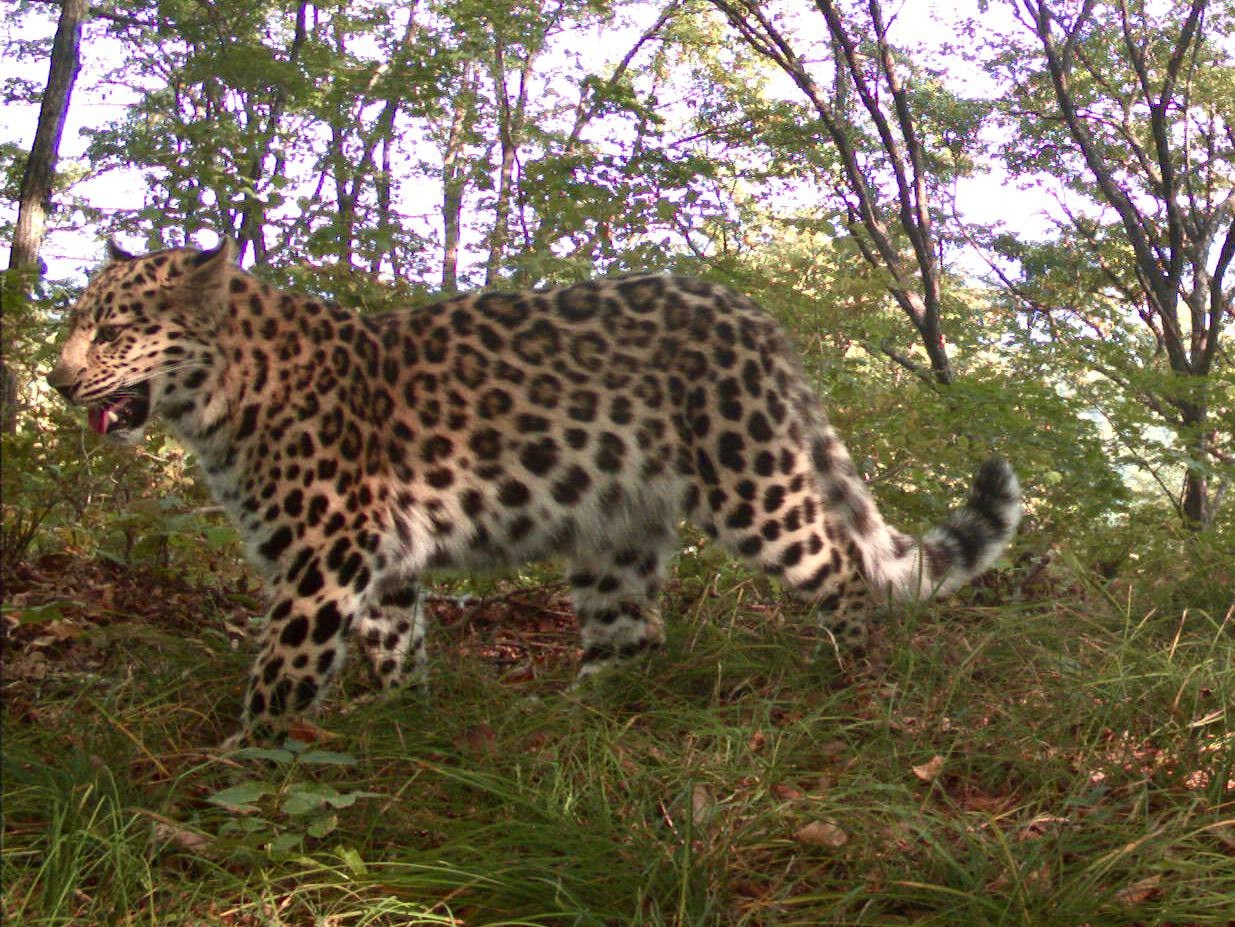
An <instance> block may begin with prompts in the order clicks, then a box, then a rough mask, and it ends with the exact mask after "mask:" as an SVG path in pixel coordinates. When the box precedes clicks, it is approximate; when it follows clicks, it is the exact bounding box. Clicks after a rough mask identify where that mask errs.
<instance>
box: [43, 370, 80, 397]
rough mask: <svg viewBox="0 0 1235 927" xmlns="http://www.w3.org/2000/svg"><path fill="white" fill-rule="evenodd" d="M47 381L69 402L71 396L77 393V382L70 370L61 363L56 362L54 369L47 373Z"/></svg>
mask: <svg viewBox="0 0 1235 927" xmlns="http://www.w3.org/2000/svg"><path fill="white" fill-rule="evenodd" d="M47 383H48V385H49V386H51V387H52V388H53V389H54V390H55V391H56V392H58V393H59V394H60V395H61V396H63V397H64V398H65V399H67V400H68V401H69V402H72V401H73V396H74V395H75V394H76V393H77V383H76V381H75V380H74V377H73V374H72V371H70V370H69V369H68V368H66V367H65V366H64V365H63V364H57V365H56V367H55V369H54V370H52V372H51V373H49V374H48V375H47Z"/></svg>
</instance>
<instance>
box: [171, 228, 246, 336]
mask: <svg viewBox="0 0 1235 927" xmlns="http://www.w3.org/2000/svg"><path fill="white" fill-rule="evenodd" d="M237 252H238V249H237V248H236V243H235V242H234V241H232V239H230V238H224V239H222V240H221V241H220V242H219V244H218V245H217V246H216V247H214V248H211V249H209V250H208V251H199V252H198V253H197V254H195V255H193V256H192V257H191V258H189V260H188V263H187V265H185V276H184V280H183V282H182V283H181V286H182V287H183V288H184V289H183V290H182V291H181V292H187V293H191V294H192V295H191V297H190V298H191V299H193V300H194V301H196V302H198V303H200V304H201V306H202V308H204V309H206V310H207V311H208V312H209V313H210V314H211V315H217V316H218V317H220V318H221V317H222V314H223V312H225V311H226V309H227V301H228V279H229V277H230V276H231V271H232V269H233V268H234V267H235V266H236V255H237Z"/></svg>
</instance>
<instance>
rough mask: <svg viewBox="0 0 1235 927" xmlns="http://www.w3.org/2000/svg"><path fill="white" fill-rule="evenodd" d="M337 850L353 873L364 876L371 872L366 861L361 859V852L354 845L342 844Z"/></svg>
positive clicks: (340, 857)
mask: <svg viewBox="0 0 1235 927" xmlns="http://www.w3.org/2000/svg"><path fill="white" fill-rule="evenodd" d="M337 852H338V854H339V859H341V860H343V865H345V866H347V868H348V869H350V870H351V871H352V874H353V875H357V876H363V875H368V874H369V867H368V866H366V865H365V861H364V860H363V859H361V857H360V854H359V853H357V852H356V851H355V850H354V849H353V848H352V847H345V846H340V847H339V849H338V851H337Z"/></svg>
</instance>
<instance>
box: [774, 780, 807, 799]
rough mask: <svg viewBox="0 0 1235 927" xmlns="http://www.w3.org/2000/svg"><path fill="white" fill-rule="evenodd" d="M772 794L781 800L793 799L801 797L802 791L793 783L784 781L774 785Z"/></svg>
mask: <svg viewBox="0 0 1235 927" xmlns="http://www.w3.org/2000/svg"><path fill="white" fill-rule="evenodd" d="M772 794H773V795H775V796H776V797H777V798H779V799H780V800H781V801H793V800H794V799H795V798H801V797H802V793H801V792H800V791H799V790H797V789H795V788H794V787H793V786H791V785H785V783H783V782H778V783H776V785H774V786H772Z"/></svg>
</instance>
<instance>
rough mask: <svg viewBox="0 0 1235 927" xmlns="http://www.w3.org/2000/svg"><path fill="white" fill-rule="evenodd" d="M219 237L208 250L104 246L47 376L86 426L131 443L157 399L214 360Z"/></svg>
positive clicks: (220, 297) (221, 255)
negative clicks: (102, 259)
mask: <svg viewBox="0 0 1235 927" xmlns="http://www.w3.org/2000/svg"><path fill="white" fill-rule="evenodd" d="M235 254H236V249H235V245H234V244H232V243H231V242H230V241H229V240H224V242H223V243H222V244H221V245H219V247H217V248H215V249H213V250H210V251H199V250H197V249H196V248H173V249H169V250H166V251H155V252H152V253H151V254H146V255H141V256H134V255H131V254H128V253H126V252H125V251H123V250H121V249H120V248H118V247H117V246H116V245H114V244H111V245H109V246H108V260H107V262H106V263H105V264H104V265H103V267H101V268H100V269H99V270H98V271H96V272H95V273H94V275H93V276H92V277H91V278H90V282H89V284H88V285H87V287H86V290H85V292H84V293H82V295H81V298H80V299H78V300H77V303H76V304H75V305H74V306H73V309H72V312H71V314H70V317H69V335H68V339H67V340H66V341H65V344H64V348H63V349H62V350H61V352H60V360H59V362H58V363H57V364H56V367H55V369H54V370H52V372H51V373H50V374H48V376H47V382H48V383H50V384H51V385H52V386H53V387H55V388H56V389H57V390H58V391H59V392H60V394H61V395H63V396H64V398H65V399H67V400H68V401H69V402H71V403H73V404H74V405H81V406H85V407H86V409H87V421H88V422H89V425H90V428H91V429H92V430H93V431H95V432H97V433H99V434H101V435H106V436H108V437H109V438H113V439H116V440H120V441H136V440H137V439H138V438H140V436H141V434H142V430H143V428H144V427H145V425H146V422H147V421H148V420H149V418H150V416H151V415H152V414H153V413H156V412H158V411H159V409H160V406H161V404H162V403H164V402H165V401H167V402H170V401H177V399H176V398H173V394H176V393H177V392H178V391H179V392H180V393H182V394H183V393H184V392H185V391H186V389H189V388H191V387H192V386H193V385H194V384H195V383H197V382H200V381H201V379H202V377H201V374H200V373H198V374H197V376H196V377H194V374H195V373H196V372H197V371H200V370H202V369H204V368H207V367H209V366H211V365H212V364H214V363H215V362H216V359H217V356H218V355H217V348H216V346H215V340H216V333H217V331H218V327H219V324H220V322H221V320H222V319H223V317H224V316H225V314H226V311H227V285H226V276H227V274H228V272H229V271H230V268H231V267H232V266H233V264H234V261H235Z"/></svg>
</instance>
